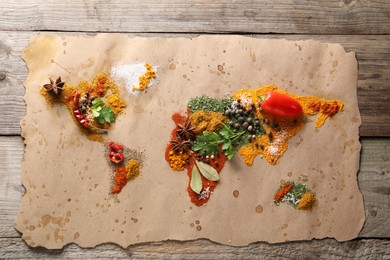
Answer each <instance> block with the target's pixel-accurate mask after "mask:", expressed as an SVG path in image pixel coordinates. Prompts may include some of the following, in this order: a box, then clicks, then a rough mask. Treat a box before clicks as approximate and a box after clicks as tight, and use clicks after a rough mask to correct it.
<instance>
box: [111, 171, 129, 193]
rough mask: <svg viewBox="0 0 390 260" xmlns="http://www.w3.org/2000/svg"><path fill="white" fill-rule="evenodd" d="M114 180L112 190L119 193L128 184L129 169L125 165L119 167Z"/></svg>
mask: <svg viewBox="0 0 390 260" xmlns="http://www.w3.org/2000/svg"><path fill="white" fill-rule="evenodd" d="M115 171H116V174H115V178H114V182H115V187H114V188H113V189H112V190H111V192H112V193H119V192H121V190H122V189H123V187H125V186H126V184H127V171H126V168H125V167H119V168H117V169H116V170H115Z"/></svg>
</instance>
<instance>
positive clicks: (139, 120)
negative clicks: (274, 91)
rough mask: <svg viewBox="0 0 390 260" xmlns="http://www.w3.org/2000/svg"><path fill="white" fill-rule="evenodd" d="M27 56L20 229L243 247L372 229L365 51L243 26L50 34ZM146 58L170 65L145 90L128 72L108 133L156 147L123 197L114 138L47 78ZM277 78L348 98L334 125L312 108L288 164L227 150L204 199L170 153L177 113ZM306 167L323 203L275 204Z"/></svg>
mask: <svg viewBox="0 0 390 260" xmlns="http://www.w3.org/2000/svg"><path fill="white" fill-rule="evenodd" d="M23 59H24V60H25V61H26V63H27V66H28V69H29V74H28V76H27V79H26V81H25V83H24V85H25V88H26V95H25V97H24V99H25V102H26V106H27V112H26V116H25V117H24V118H23V120H22V121H21V127H22V136H23V137H24V138H25V144H26V148H25V153H24V159H23V162H22V183H23V185H24V187H25V188H26V193H25V195H24V196H23V198H22V200H21V203H20V210H19V213H18V216H17V219H16V229H17V230H19V231H20V232H22V233H23V239H24V240H25V241H26V243H27V244H28V245H30V246H33V247H37V246H42V247H46V248H62V247H63V246H64V245H66V244H69V243H76V244H78V245H79V246H81V247H93V246H96V245H98V244H101V243H105V242H113V243H116V244H118V245H120V246H122V247H126V246H128V245H130V244H134V243H141V242H149V241H161V240H168V239H174V240H193V239H198V238H207V239H210V240H212V241H215V242H218V243H222V244H228V245H235V246H241V245H247V244H249V243H252V242H256V241H267V242H270V243H276V242H284V241H292V240H309V239H313V238H316V239H320V238H326V237H333V238H335V239H337V240H339V241H345V240H350V239H353V238H355V237H357V235H358V233H359V231H360V230H361V228H362V225H363V223H364V219H365V217H364V207H363V199H362V195H361V193H360V191H359V188H358V185H357V178H356V175H357V172H358V168H359V157H360V148H361V146H360V143H359V126H360V124H361V119H360V114H359V110H358V104H357V93H356V90H357V62H356V59H355V54H354V53H353V52H348V53H347V52H345V50H344V49H343V47H342V46H340V45H338V44H323V43H319V42H316V41H310V40H309V41H287V40H265V39H255V38H250V37H242V36H200V37H195V38H158V37H156V38H138V37H134V38H132V37H128V36H126V35H119V34H101V35H97V36H95V37H75V36H72V37H70V36H65V37H56V36H45V35H39V36H36V37H34V38H33V39H32V40H31V42H30V44H29V46H28V47H27V48H26V49H25V51H24V53H23ZM140 62H141V63H143V62H150V63H151V64H152V65H154V66H159V68H158V71H157V74H158V84H157V85H156V86H154V87H153V88H150V90H149V91H148V92H147V93H143V94H140V95H138V96H134V95H131V94H129V93H128V92H126V90H125V88H124V84H123V83H121V82H118V83H119V85H120V87H121V89H122V96H124V99H125V100H126V102H127V103H128V107H127V108H126V110H125V113H124V114H122V115H120V116H119V117H118V119H117V122H116V123H115V125H114V126H113V127H112V128H111V130H110V132H109V134H108V135H107V137H106V138H107V140H115V141H117V142H120V143H123V144H124V145H125V146H127V147H129V148H132V149H138V150H142V151H144V155H145V161H144V167H143V169H142V173H141V175H140V176H139V177H138V178H136V179H135V180H133V181H130V182H129V183H128V184H127V186H126V187H125V188H124V189H123V191H122V192H121V193H120V194H119V195H117V196H113V195H112V194H110V187H111V182H112V175H113V173H112V172H111V169H110V168H109V166H108V165H107V161H106V160H105V159H104V156H105V152H104V145H103V144H102V143H99V142H92V141H90V140H88V139H87V137H86V136H85V135H84V134H83V133H82V131H81V130H80V129H79V127H78V126H77V125H76V124H75V123H74V122H73V120H72V118H71V114H70V113H69V111H68V110H67V109H66V107H65V106H64V105H60V104H57V105H54V106H50V105H49V104H48V103H46V102H45V100H44V98H43V97H42V96H41V95H40V93H39V89H40V87H41V86H42V85H43V84H45V83H47V81H48V77H52V78H56V77H58V76H61V77H62V79H63V81H65V82H66V84H69V85H76V84H78V83H79V82H80V81H81V80H89V81H91V80H92V79H93V77H94V76H95V75H96V74H97V73H99V72H102V71H104V72H108V73H109V72H110V70H111V67H112V66H114V65H117V64H132V63H140ZM267 84H275V85H277V86H278V87H279V88H281V89H283V90H286V91H289V92H291V93H295V94H299V95H316V96H319V97H321V98H326V99H339V100H341V101H342V102H344V104H345V109H344V111H343V112H341V113H339V114H337V115H336V116H335V117H334V118H332V119H330V120H327V121H326V123H325V125H324V126H323V127H322V128H320V129H315V126H314V121H315V118H314V117H310V118H308V123H307V124H306V125H305V127H304V129H303V130H302V131H301V132H299V133H298V134H297V135H296V136H294V137H293V138H292V139H291V140H290V142H289V149H288V150H287V152H286V153H285V154H284V155H283V156H282V157H281V158H280V160H279V162H278V164H277V165H274V166H272V165H269V164H268V163H267V162H266V161H265V160H263V159H261V158H259V157H258V158H256V159H255V162H254V164H253V166H252V167H248V166H246V165H245V164H244V162H243V160H242V158H241V157H240V156H239V155H238V154H237V155H236V156H235V157H234V159H233V160H232V161H231V162H227V163H226V166H225V168H224V169H223V170H222V173H221V180H220V181H219V184H218V186H217V188H216V189H215V192H214V194H213V195H212V197H211V199H210V201H209V202H208V204H207V205H205V206H202V207H196V206H195V205H193V204H192V203H191V202H190V199H189V197H188V195H187V191H186V189H187V185H188V177H187V174H186V172H184V171H183V172H175V171H173V170H171V169H170V168H169V166H168V164H167V162H166V161H165V160H164V150H165V147H166V145H167V143H168V142H169V138H170V133H171V130H172V128H173V127H174V123H173V122H172V120H171V115H172V114H173V113H174V112H182V113H185V111H186V104H187V101H188V100H189V99H190V98H192V97H195V96H199V95H208V96H211V97H223V96H224V95H226V94H232V93H234V92H235V91H236V90H238V89H241V88H257V87H259V86H263V85H267ZM303 175H306V176H307V177H308V180H309V181H308V184H307V185H308V187H309V188H310V189H312V190H313V191H314V192H315V193H316V196H317V198H318V200H319V203H318V206H317V207H316V208H315V209H314V210H313V211H311V212H307V211H298V210H296V209H294V208H293V207H291V206H290V205H287V204H282V205H280V206H275V205H274V204H273V196H274V194H275V192H276V190H277V188H278V187H279V184H280V181H281V180H282V179H283V180H297V179H298V178H299V177H300V176H303ZM235 190H237V191H239V196H238V197H235V196H233V192H234V191H235ZM256 208H257V210H256Z"/></svg>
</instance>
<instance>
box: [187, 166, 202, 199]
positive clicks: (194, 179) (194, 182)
mask: <svg viewBox="0 0 390 260" xmlns="http://www.w3.org/2000/svg"><path fill="white" fill-rule="evenodd" d="M190 187H191V189H192V190H193V191H194V192H196V193H197V194H199V193H200V192H201V191H202V177H200V173H199V171H198V168H196V166H194V168H192V173H191V182H190Z"/></svg>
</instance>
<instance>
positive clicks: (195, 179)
mask: <svg viewBox="0 0 390 260" xmlns="http://www.w3.org/2000/svg"><path fill="white" fill-rule="evenodd" d="M187 107H188V109H187V114H188V115H187V116H182V115H180V114H178V113H176V114H174V115H173V116H172V119H173V121H174V122H175V128H174V129H173V130H172V134H171V140H170V142H169V144H168V145H167V148H166V151H165V159H166V161H167V162H168V163H169V166H170V167H171V168H172V169H173V170H177V171H181V170H184V169H187V173H188V177H189V183H188V193H189V195H190V198H191V201H192V202H193V203H194V204H195V205H197V206H200V205H204V204H206V203H207V201H208V199H209V198H210V195H211V194H212V193H213V191H214V189H215V187H216V185H217V182H218V180H219V173H220V171H221V170H222V167H223V165H224V163H225V162H226V160H231V159H232V158H233V156H234V155H235V153H236V152H238V153H239V154H240V155H241V156H242V157H243V159H244V162H245V163H246V164H247V165H249V166H250V165H252V164H253V161H254V159H255V157H256V156H258V155H260V156H261V157H262V158H264V159H266V160H267V162H268V163H270V164H272V165H273V164H276V163H277V162H278V160H279V158H280V157H281V156H282V155H283V154H284V152H285V151H286V150H287V149H288V140H289V139H290V138H291V137H292V136H294V135H295V134H296V133H298V132H299V131H300V130H301V129H302V128H303V126H304V124H305V118H306V117H307V116H313V115H316V114H319V115H318V117H317V119H316V127H321V126H322V125H323V124H324V122H325V120H326V119H327V118H331V117H333V116H335V115H336V114H337V113H338V112H340V111H342V109H343V103H342V102H341V101H338V100H324V99H321V98H319V97H315V96H299V95H294V94H290V93H287V92H285V91H283V90H279V89H278V88H277V87H276V86H273V85H269V86H264V87H261V88H258V89H254V90H248V89H242V90H239V91H237V92H236V93H234V94H233V95H232V96H231V97H224V98H222V99H216V98H210V97H206V96H201V97H194V98H192V99H191V100H190V101H189V102H188V104H187ZM302 191H305V192H303V193H302ZM286 201H287V202H289V203H292V204H293V205H294V207H296V208H298V209H301V210H307V209H310V208H312V207H313V205H314V204H315V202H316V199H315V195H314V193H312V192H310V191H309V190H308V189H307V188H306V186H304V185H303V184H295V183H293V182H288V183H285V185H284V186H282V187H280V189H279V190H278V192H277V193H276V194H275V203H282V202H286ZM299 203H300V204H299Z"/></svg>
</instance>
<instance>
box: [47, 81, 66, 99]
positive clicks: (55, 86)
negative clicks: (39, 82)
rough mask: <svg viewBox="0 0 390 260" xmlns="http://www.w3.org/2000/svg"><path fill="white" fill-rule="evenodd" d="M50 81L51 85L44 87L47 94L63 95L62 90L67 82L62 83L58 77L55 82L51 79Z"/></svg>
mask: <svg viewBox="0 0 390 260" xmlns="http://www.w3.org/2000/svg"><path fill="white" fill-rule="evenodd" d="M49 80H50V84H45V85H43V87H44V88H45V89H46V92H48V93H50V94H55V95H59V94H61V91H62V88H63V87H64V85H65V82H62V81H61V77H58V79H56V81H55V82H54V80H52V79H51V78H49Z"/></svg>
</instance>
